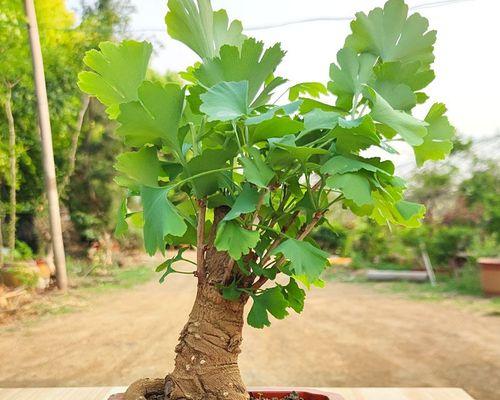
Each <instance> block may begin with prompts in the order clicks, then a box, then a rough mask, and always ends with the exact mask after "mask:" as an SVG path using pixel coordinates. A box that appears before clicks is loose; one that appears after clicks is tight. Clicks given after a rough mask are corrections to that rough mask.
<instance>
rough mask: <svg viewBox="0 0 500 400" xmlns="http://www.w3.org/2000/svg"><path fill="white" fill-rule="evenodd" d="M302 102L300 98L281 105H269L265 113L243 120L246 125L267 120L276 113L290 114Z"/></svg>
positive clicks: (297, 108)
mask: <svg viewBox="0 0 500 400" xmlns="http://www.w3.org/2000/svg"><path fill="white" fill-rule="evenodd" d="M301 104H302V101H301V100H297V101H294V102H293V103H289V104H285V105H283V106H275V107H271V108H270V109H269V110H267V111H266V112H265V113H262V114H260V115H257V116H255V117H250V118H247V119H246V121H245V124H246V125H257V124H260V123H262V122H264V121H268V120H270V119H272V118H274V116H275V115H276V114H280V115H291V114H293V113H295V112H297V111H298V110H299V107H300V105H301Z"/></svg>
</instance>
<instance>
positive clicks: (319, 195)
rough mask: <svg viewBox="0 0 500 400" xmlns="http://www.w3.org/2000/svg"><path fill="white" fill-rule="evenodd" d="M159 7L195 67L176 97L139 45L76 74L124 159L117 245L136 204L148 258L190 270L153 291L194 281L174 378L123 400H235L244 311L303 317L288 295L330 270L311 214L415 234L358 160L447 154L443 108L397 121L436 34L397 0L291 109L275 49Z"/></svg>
mask: <svg viewBox="0 0 500 400" xmlns="http://www.w3.org/2000/svg"><path fill="white" fill-rule="evenodd" d="M168 5H169V10H170V11H169V13H168V14H167V17H166V22H167V28H168V33H169V34H170V36H171V37H172V38H174V39H176V40H179V41H181V42H182V43H184V44H185V45H187V46H188V47H189V48H191V49H192V50H193V51H194V52H195V53H196V54H197V55H198V56H199V57H200V62H199V63H198V64H196V65H195V66H194V67H192V68H189V69H188V71H186V72H185V73H183V74H182V77H183V79H185V80H186V81H187V82H189V83H188V84H187V85H179V84H177V83H167V84H162V83H160V82H154V81H149V80H147V79H146V78H145V77H146V71H147V65H148V62H149V58H150V55H151V52H152V47H151V45H150V44H148V43H145V42H134V41H124V42H122V43H120V44H113V43H110V42H104V43H101V45H100V50H91V51H89V52H88V53H87V55H86V56H85V59H84V61H85V64H86V65H87V66H88V67H89V68H90V71H85V72H82V73H81V74H80V77H79V86H80V88H81V89H82V90H83V91H84V92H85V93H88V94H90V95H92V96H96V97H97V98H98V99H99V100H100V101H101V102H102V103H103V104H104V105H106V107H107V110H106V111H107V113H108V115H109V118H110V119H112V120H116V121H117V122H118V124H119V127H118V130H117V132H118V134H119V135H120V136H121V137H122V138H123V139H124V141H125V144H126V145H127V146H128V147H129V148H130V150H131V151H129V152H126V153H123V154H121V155H120V156H119V157H118V159H117V165H116V168H117V170H118V171H119V172H120V173H121V176H120V177H119V178H118V179H117V182H118V183H119V184H120V185H121V186H123V187H125V188H126V189H127V190H128V195H127V198H126V199H125V200H124V202H123V203H122V206H121V208H120V222H119V225H118V229H117V230H118V233H123V232H124V231H126V229H127V222H126V221H127V219H128V218H131V217H132V216H135V215H136V214H138V213H137V212H131V211H129V208H128V202H129V201H130V199H133V198H135V197H137V196H139V197H140V198H141V200H142V207H143V211H141V212H139V214H140V215H141V217H142V219H143V221H144V240H145V246H146V250H147V251H148V253H149V254H155V253H156V252H157V251H160V252H162V253H164V252H165V248H166V246H168V245H176V244H183V245H193V246H196V248H197V262H196V269H195V270H194V271H179V270H178V269H176V268H175V262H177V261H180V260H182V259H183V257H182V254H183V251H184V250H180V252H179V254H178V255H177V256H175V257H174V258H173V259H170V260H167V261H166V262H165V263H163V264H162V265H160V266H159V267H158V271H159V272H162V273H163V275H162V278H161V281H163V280H164V279H166V278H167V277H168V275H170V274H173V273H184V274H191V275H194V276H196V277H197V280H198V294H197V297H196V301H195V304H194V306H193V310H192V312H191V314H190V317H189V321H188V323H187V324H186V326H185V328H184V330H183V331H182V333H181V336H180V341H179V344H178V346H177V347H176V353H177V356H176V363H175V369H174V371H173V372H172V373H171V374H170V375H168V376H167V378H166V379H165V380H156V381H140V382H138V383H136V384H134V385H132V386H131V388H129V390H128V392H127V398H129V399H136V398H137V399H138V398H140V396H142V395H144V394H145V393H147V391H148V390H150V389H152V390H155V388H156V390H158V387H160V388H163V387H165V391H166V395H167V396H168V397H169V398H171V399H181V398H193V399H202V398H209V397H210V398H217V399H226V398H230V399H246V398H248V395H247V394H246V391H245V386H244V384H243V382H242V380H241V377H240V374H239V371H238V366H237V355H238V353H239V345H240V343H241V332H242V326H243V309H244V306H245V304H246V303H247V301H248V300H249V299H250V298H251V299H252V302H253V304H252V307H251V309H250V312H249V314H248V318H247V322H248V323H249V324H250V325H251V326H254V327H256V328H263V327H264V326H268V325H269V324H270V320H269V315H272V316H274V317H275V318H278V319H282V318H284V317H286V316H287V315H288V313H289V311H288V310H289V309H291V310H294V311H296V312H301V311H302V309H303V307H304V298H305V294H306V293H305V290H304V289H303V288H301V286H304V287H305V288H309V287H310V286H311V285H316V286H322V285H323V283H322V281H321V273H322V272H323V271H324V269H325V268H326V266H327V264H328V259H327V257H328V254H327V253H325V252H324V251H322V250H320V249H318V248H317V247H316V246H315V244H314V242H313V241H312V240H311V238H310V234H311V231H312V229H313V228H314V227H315V226H317V225H319V224H321V223H322V222H323V221H324V214H325V212H326V211H327V210H328V209H329V208H330V207H331V206H332V205H333V204H335V203H342V204H343V206H344V207H345V208H347V209H350V210H351V211H353V212H354V213H356V214H358V215H369V216H370V217H371V218H373V219H374V220H375V221H377V222H378V223H380V224H400V225H404V226H410V227H415V226H418V225H419V223H420V222H419V221H420V219H421V218H422V217H423V215H424V211H425V209H424V207H423V206H421V205H419V204H415V203H411V202H408V201H405V200H404V199H403V193H404V190H405V186H406V185H405V182H404V181H403V180H402V179H400V178H398V177H397V176H395V175H394V172H395V171H394V165H393V164H392V163H391V162H390V161H384V160H381V159H379V158H370V157H363V156H361V151H362V150H365V149H368V148H370V147H372V146H376V147H380V148H382V149H384V150H386V151H388V152H391V151H392V148H391V146H390V142H391V141H393V140H403V141H405V142H407V143H408V144H409V145H410V146H412V147H413V149H414V151H415V156H416V159H417V162H418V164H419V165H421V164H423V163H424V162H425V160H427V159H441V158H443V157H444V156H445V155H446V154H447V153H449V151H450V150H451V147H452V143H451V139H452V136H453V128H452V127H451V126H450V125H449V123H448V120H447V118H446V117H445V116H444V114H445V111H446V108H445V107H444V105H443V104H440V103H436V104H434V105H432V106H431V107H430V109H429V112H428V114H427V117H426V118H425V121H420V120H418V119H416V118H414V117H413V116H411V110H412V109H413V108H414V107H415V106H416V105H417V104H420V103H424V102H426V100H427V96H426V95H425V94H424V93H423V92H422V90H423V89H424V88H425V87H426V86H427V85H428V84H429V83H430V82H431V81H432V80H433V79H434V73H433V71H432V70H431V64H432V62H433V61H434V56H433V46H434V42H435V32H434V31H428V23H427V21H426V20H425V19H424V18H422V17H421V16H419V15H418V14H414V15H411V16H408V7H407V6H406V5H405V4H404V3H403V2H402V1H401V0H390V1H388V2H387V4H386V5H385V7H384V8H383V9H381V8H377V9H375V10H373V11H372V12H370V14H368V15H366V14H363V13H359V14H357V16H356V19H355V20H354V21H353V23H352V25H351V28H352V33H351V35H349V37H348V38H347V40H346V42H345V46H344V48H343V49H341V50H340V51H339V53H338V54H337V64H332V66H331V81H330V82H329V84H328V89H329V91H330V93H331V94H333V95H334V99H336V102H335V105H332V104H330V103H327V102H324V101H320V100H318V99H314V98H312V97H315V96H317V95H318V94H319V93H321V92H325V91H326V90H324V89H320V90H318V87H319V88H323V86H322V85H321V84H317V83H315V84H301V85H295V86H294V87H293V90H290V91H289V98H290V99H291V101H292V102H291V103H288V104H283V105H276V104H275V102H273V101H272V100H271V99H272V98H273V94H274V92H275V91H276V90H277V89H278V88H279V87H281V86H282V85H284V84H285V82H286V80H285V79H283V78H281V77H277V76H275V75H274V73H275V70H276V68H277V66H278V65H279V64H280V62H281V61H282V59H283V57H284V55H285V53H284V51H282V50H281V47H280V45H279V44H276V45H274V46H272V47H270V48H268V49H265V48H264V44H263V43H261V42H258V41H256V40H255V39H253V38H248V37H246V36H245V35H243V33H242V26H241V23H240V22H239V21H229V19H228V17H227V14H226V12H225V11H217V12H214V11H213V10H212V8H211V5H210V2H209V1H208V0H198V1H197V2H196V3H195V2H194V1H193V0H170V1H169V4H168ZM299 97H300V98H299ZM278 277H280V279H278ZM281 277H283V278H284V279H281ZM266 283H268V284H269V285H266V286H265V284H266ZM151 386H152V388H151ZM145 390H146V391H145Z"/></svg>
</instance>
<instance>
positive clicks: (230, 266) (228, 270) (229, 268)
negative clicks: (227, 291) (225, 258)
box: [222, 260, 235, 285]
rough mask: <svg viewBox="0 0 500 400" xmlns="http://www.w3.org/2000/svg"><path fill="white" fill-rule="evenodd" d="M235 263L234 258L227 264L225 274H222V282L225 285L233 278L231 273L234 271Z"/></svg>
mask: <svg viewBox="0 0 500 400" xmlns="http://www.w3.org/2000/svg"><path fill="white" fill-rule="evenodd" d="M234 264H235V261H234V260H231V261H229V264H227V266H226V269H225V270H224V275H223V276H222V284H224V285H225V284H227V283H229V279H230V278H231V274H232V273H233V268H234Z"/></svg>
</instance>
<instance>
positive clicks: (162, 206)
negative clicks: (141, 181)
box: [141, 186, 187, 255]
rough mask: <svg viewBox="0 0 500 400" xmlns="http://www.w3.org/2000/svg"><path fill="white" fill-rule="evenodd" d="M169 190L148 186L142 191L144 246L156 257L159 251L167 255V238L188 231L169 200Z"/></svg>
mask: <svg viewBox="0 0 500 400" xmlns="http://www.w3.org/2000/svg"><path fill="white" fill-rule="evenodd" d="M169 190H170V189H169V188H168V187H164V188H150V187H147V186H143V187H142V190H141V199H142V206H143V208H144V245H145V247H146V251H147V252H148V254H149V255H154V254H155V253H156V251H158V250H160V251H161V252H162V254H165V236H167V235H173V236H182V235H184V233H185V232H186V229H187V225H186V223H185V222H184V219H183V218H182V217H181V216H180V215H179V213H178V211H177V209H176V207H175V206H174V205H173V204H172V203H171V202H170V201H169V200H168V198H167V194H168V192H169Z"/></svg>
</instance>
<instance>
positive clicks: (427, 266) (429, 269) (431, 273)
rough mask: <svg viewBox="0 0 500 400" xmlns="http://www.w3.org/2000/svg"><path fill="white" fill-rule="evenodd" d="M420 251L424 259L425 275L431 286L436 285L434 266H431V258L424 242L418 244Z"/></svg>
mask: <svg viewBox="0 0 500 400" xmlns="http://www.w3.org/2000/svg"><path fill="white" fill-rule="evenodd" d="M420 251H421V252H422V259H423V260H424V265H425V269H426V271H427V276H428V277H429V281H430V282H431V285H432V286H436V275H435V274H434V268H433V267H432V263H431V259H430V257H429V253H427V248H426V247H425V244H424V243H421V244H420Z"/></svg>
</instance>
